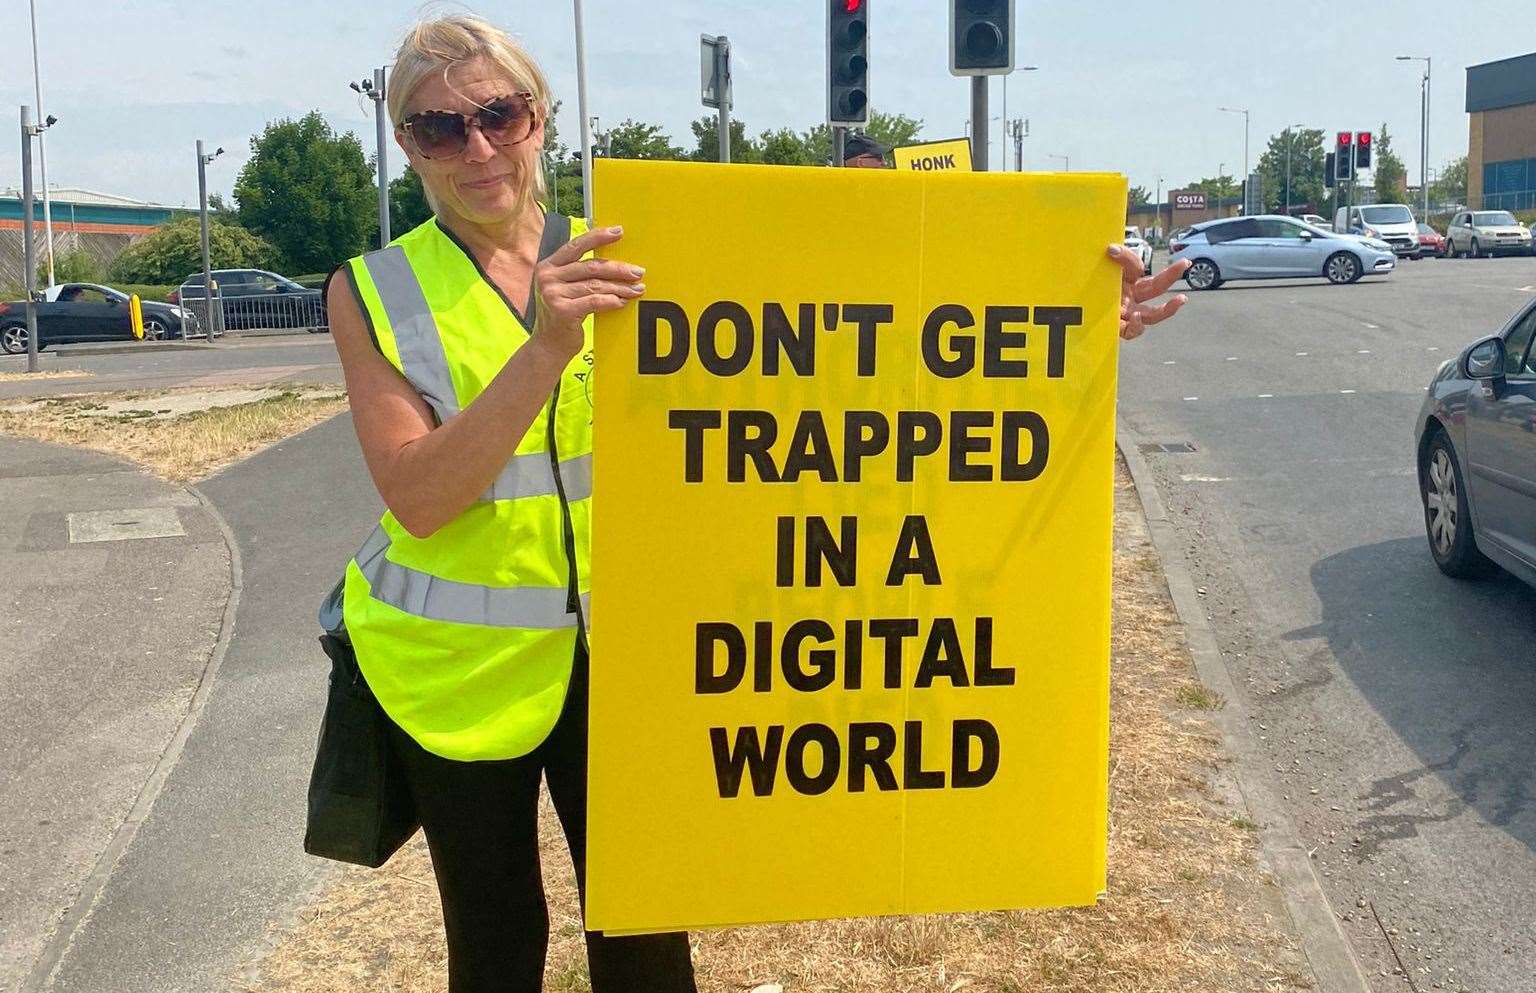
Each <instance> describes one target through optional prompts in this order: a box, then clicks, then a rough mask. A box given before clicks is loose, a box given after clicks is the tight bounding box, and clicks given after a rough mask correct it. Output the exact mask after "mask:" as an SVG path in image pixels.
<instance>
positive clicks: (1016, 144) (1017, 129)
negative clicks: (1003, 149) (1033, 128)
mask: <svg viewBox="0 0 1536 993" xmlns="http://www.w3.org/2000/svg"><path fill="white" fill-rule="evenodd" d="M1011 127H1012V134H1013V171H1014V172H1023V171H1024V139H1025V138H1028V137H1029V118H1027V117H1023V118H1014V120H1013V122H1012V124H1011Z"/></svg>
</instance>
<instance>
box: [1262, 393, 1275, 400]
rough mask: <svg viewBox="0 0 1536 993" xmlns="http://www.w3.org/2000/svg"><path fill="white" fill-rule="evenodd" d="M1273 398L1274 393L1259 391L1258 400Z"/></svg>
mask: <svg viewBox="0 0 1536 993" xmlns="http://www.w3.org/2000/svg"><path fill="white" fill-rule="evenodd" d="M1274 398H1275V395H1274V394H1273V393H1260V394H1259V399H1260V400H1273V399H1274Z"/></svg>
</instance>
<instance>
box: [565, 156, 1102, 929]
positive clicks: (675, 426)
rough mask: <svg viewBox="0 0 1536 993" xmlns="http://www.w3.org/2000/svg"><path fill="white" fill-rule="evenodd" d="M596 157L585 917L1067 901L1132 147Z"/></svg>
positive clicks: (1086, 792) (1085, 839)
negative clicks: (909, 167) (1071, 170)
mask: <svg viewBox="0 0 1536 993" xmlns="http://www.w3.org/2000/svg"><path fill="white" fill-rule="evenodd" d="M594 179H595V184H594V192H595V194H596V202H595V213H596V218H597V222H598V223H599V224H601V225H622V226H623V228H624V236H623V239H622V240H621V241H619V242H618V243H617V244H615V245H613V246H611V247H609V248H607V249H604V250H603V254H604V255H606V256H607V257H610V258H622V259H624V260H627V261H630V262H633V263H636V264H639V265H642V266H644V267H646V277H645V282H646V286H647V290H646V293H645V296H644V298H643V299H641V300H640V301H637V302H635V303H631V304H629V305H627V306H625V307H624V308H623V309H621V310H619V311H616V312H613V313H609V314H604V315H602V316H600V317H599V318H598V322H597V327H596V338H595V340H596V366H595V368H596V369H600V370H601V374H599V375H595V376H594V383H595V389H596V393H595V397H594V416H595V418H596V423H595V425H594V432H595V434H594V438H595V444H596V448H595V459H594V484H593V487H594V494H595V497H596V499H595V502H594V507H593V514H594V516H593V524H592V527H593V545H592V568H593V584H594V593H595V596H594V598H593V604H592V610H593V614H592V632H593V634H592V657H591V666H592V669H591V673H592V677H591V718H590V728H591V737H590V749H591V751H590V763H589V769H590V785H589V799H588V804H589V807H588V852H587V878H588V891H587V918H586V924H587V926H588V927H589V928H594V929H600V930H606V931H613V932H626V931H657V930H670V929H678V928H700V927H712V926H723V925H735V924H747V923H754V922H769V921H789V920H801V919H809V918H830V917H852V916H866V915H878V914H908V913H931V912H949V911H978V910H987V909H1001V908H1022V907H1035V906H1048V905H1081V904H1090V903H1092V902H1093V901H1094V899H1095V896H1096V895H1097V894H1098V893H1099V892H1101V891H1102V890H1103V889H1104V885H1105V847H1106V836H1107V822H1106V809H1107V808H1106V797H1107V765H1108V762H1107V758H1108V685H1109V683H1108V675H1109V673H1108V658H1109V609H1110V538H1111V532H1110V528H1111V520H1112V486H1113V477H1112V474H1113V464H1114V402H1115V377H1116V359H1117V354H1118V353H1117V347H1118V337H1117V332H1118V327H1119V324H1118V314H1119V287H1120V269H1119V267H1118V266H1116V265H1115V264H1114V263H1113V262H1111V261H1110V260H1109V259H1108V258H1107V257H1106V254H1105V247H1106V246H1107V245H1109V244H1111V243H1114V242H1118V241H1119V240H1120V237H1121V233H1122V230H1121V229H1122V225H1123V223H1124V213H1125V196H1126V183H1125V180H1124V179H1123V178H1122V177H1119V176H1108V175H1090V174H1071V175H1021V174H1006V175H1004V174H990V175H989V174H980V173H978V174H972V175H965V176H952V177H944V178H943V179H937V178H934V177H931V176H929V175H927V174H924V173H919V174H913V173H910V172H903V171H900V170H895V171H891V170H887V171H884V172H880V171H875V170H854V169H847V170H845V169H812V168H794V167H769V166H748V165H725V166H716V165H703V164H689V163H653V162H633V161H621V160H611V159H603V160H600V161H599V162H598V163H597V171H596V174H595V176H594ZM1030 231H1050V232H1053V234H1052V237H1051V238H1049V239H1040V238H1033V237H1025V236H1023V235H1021V232H1030ZM850 232H852V233H854V235H853V236H850Z"/></svg>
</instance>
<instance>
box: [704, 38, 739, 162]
mask: <svg viewBox="0 0 1536 993" xmlns="http://www.w3.org/2000/svg"><path fill="white" fill-rule="evenodd" d="M699 73H700V85H699V89H700V92H701V97H702V100H703V103H704V106H706V107H710V108H713V109H714V110H716V111H718V116H717V118H716V123H715V129H716V131H717V133H718V135H719V138H720V161H721V162H729V161H731V104H732V102H733V97H732V93H731V42H730V39H729V38H727V37H726V36H725V35H723V34H722V35H708V34H701V35H699Z"/></svg>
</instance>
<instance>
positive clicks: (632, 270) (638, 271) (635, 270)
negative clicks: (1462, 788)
mask: <svg viewBox="0 0 1536 993" xmlns="http://www.w3.org/2000/svg"><path fill="white" fill-rule="evenodd" d="M629 274H630V275H631V276H633V277H635V278H636V279H639V278H640V277H641V276H644V275H645V270H644V269H642V268H641V267H640V266H637V265H632V266H630V267H629Z"/></svg>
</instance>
